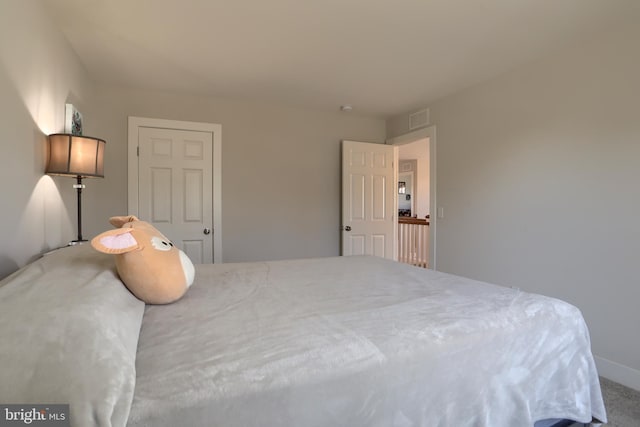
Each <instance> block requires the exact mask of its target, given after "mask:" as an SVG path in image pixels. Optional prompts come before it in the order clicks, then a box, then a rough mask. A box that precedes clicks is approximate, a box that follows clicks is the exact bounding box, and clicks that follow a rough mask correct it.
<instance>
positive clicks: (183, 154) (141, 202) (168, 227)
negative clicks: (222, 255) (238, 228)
mask: <svg viewBox="0 0 640 427" xmlns="http://www.w3.org/2000/svg"><path fill="white" fill-rule="evenodd" d="M212 157H213V136H212V133H211V132H200V131H188V130H175V129H163V128H155V127H140V128H138V191H139V194H138V216H139V217H140V219H143V220H146V221H148V222H150V223H151V224H153V225H154V226H155V227H156V228H158V230H160V231H161V232H162V233H163V234H165V235H166V236H167V237H168V238H169V239H171V241H172V242H173V243H174V244H175V245H176V246H178V247H179V248H180V249H182V250H183V251H184V252H185V253H186V254H187V256H189V258H190V259H191V260H192V261H193V262H194V263H196V264H202V263H212V262H213V232H214V230H212V229H213V211H212V208H213V205H212V203H213V202H212V193H213V188H212V187H213V186H212V164H213V163H212Z"/></svg>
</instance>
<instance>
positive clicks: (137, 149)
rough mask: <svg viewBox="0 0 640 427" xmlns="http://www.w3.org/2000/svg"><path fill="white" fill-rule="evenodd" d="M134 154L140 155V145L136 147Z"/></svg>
mask: <svg viewBox="0 0 640 427" xmlns="http://www.w3.org/2000/svg"><path fill="white" fill-rule="evenodd" d="M136 156H138V157H140V146H139V145H138V146H137V147H136Z"/></svg>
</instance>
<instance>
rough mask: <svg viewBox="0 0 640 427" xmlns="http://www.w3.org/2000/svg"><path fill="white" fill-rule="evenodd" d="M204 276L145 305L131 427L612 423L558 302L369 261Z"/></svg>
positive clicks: (253, 266) (579, 335)
mask: <svg viewBox="0 0 640 427" xmlns="http://www.w3.org/2000/svg"><path fill="white" fill-rule="evenodd" d="M196 268H197V273H196V282H195V284H194V285H193V286H192V288H191V289H190V291H189V293H188V294H187V295H186V296H185V298H183V299H182V300H181V301H179V302H177V303H175V304H172V305H168V306H147V308H146V312H145V316H144V318H143V324H142V329H141V333H140V338H139V346H138V353H137V360H136V369H137V378H136V387H135V394H134V399H133V405H132V407H131V412H130V418H129V422H128V425H129V426H131V427H139V426H154V427H156V426H176V425H184V426H188V425H202V426H296V427H298V426H351V427H353V426H385V427H387V426H399V427H400V426H403V427H404V426H428V427H436V426H452V427H463V426H491V427H500V426H505V427H507V426H508V427H513V426H532V425H533V423H534V422H535V421H537V420H540V419H545V418H570V419H574V420H577V421H581V422H589V421H590V420H591V418H592V415H593V416H595V417H596V418H598V419H600V420H602V421H604V420H606V415H605V410H604V406H603V402H602V397H601V394H600V387H599V383H598V376H597V373H596V369H595V366H594V362H593V358H592V355H591V352H590V343H589V334H588V330H587V327H586V325H585V323H584V320H583V318H582V316H581V314H580V312H579V310H578V309H576V308H575V307H573V306H571V305H569V304H567V303H564V302H562V301H559V300H556V299H552V298H546V297H542V296H538V295H532V294H528V293H525V292H520V291H517V290H513V289H509V288H504V287H498V286H493V285H489V284H485V283H480V282H476V281H472V280H468V279H464V278H460V277H456V276H451V275H446V274H441V273H437V272H433V271H429V270H423V269H419V268H415V267H410V266H407V265H402V264H398V263H395V262H391V261H386V260H382V259H379V258H372V257H348V258H326V259H314V260H296V261H279V262H266V263H250V264H222V265H200V266H197V267H196Z"/></svg>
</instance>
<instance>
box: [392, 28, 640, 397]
mask: <svg viewBox="0 0 640 427" xmlns="http://www.w3.org/2000/svg"><path fill="white" fill-rule="evenodd" d="M638 40H640V27H636V28H630V27H629V28H624V29H621V30H618V31H616V32H614V33H607V34H602V35H600V36H599V37H595V38H594V39H592V40H588V41H585V42H584V44H582V45H581V46H576V47H573V48H571V49H566V50H564V51H561V52H558V53H557V54H556V55H554V56H551V57H548V58H546V59H544V60H541V61H538V62H536V63H532V64H530V65H529V66H528V67H525V68H522V69H519V70H514V71H513V72H511V73H509V74H506V75H503V76H501V77H499V78H496V79H494V80H491V81H489V82H487V83H485V84H482V85H479V86H476V87H474V88H471V89H468V90H465V91H462V92H460V93H458V94H456V95H454V96H450V97H447V98H445V99H442V100H441V101H439V102H436V103H434V104H432V105H430V111H431V123H432V124H435V126H436V129H437V141H436V144H437V195H438V196H437V197H438V206H440V207H443V208H444V212H445V217H444V218H443V219H441V220H438V222H437V227H438V240H437V262H438V264H437V266H438V269H439V270H443V271H447V272H452V273H456V274H460V275H463V276H469V277H473V278H477V279H481V280H486V281H490V282H494V283H499V284H504V285H514V286H518V287H520V288H522V289H524V290H527V291H533V292H538V293H542V294H546V295H551V296H555V297H559V298H562V299H565V300H567V301H569V302H571V303H573V304H575V305H577V306H578V307H579V308H580V309H581V310H582V311H583V313H584V315H585V318H586V320H587V323H588V325H589V328H590V331H591V336H592V343H593V348H594V352H595V354H596V355H597V356H598V366H599V368H600V370H601V373H603V374H605V375H606V376H609V377H612V378H613V379H615V380H618V381H620V382H623V383H626V384H628V385H631V386H633V387H635V388H640V340H639V339H638V328H639V327H640V310H638V303H639V302H640V279H639V277H640V276H639V275H638V268H637V266H638V259H639V257H640V218H639V216H638V212H640V108H639V107H638V105H639V104H638V102H639V100H640V79H639V78H638V76H640V49H638V42H637V41H638ZM406 118H407V116H406V115H403V116H400V117H395V118H393V119H392V120H389V121H388V131H389V135H388V136H389V137H392V136H396V135H397V134H399V133H404V131H405V129H406V128H404V126H405V123H406V122H407V121H406ZM434 212H435V210H434Z"/></svg>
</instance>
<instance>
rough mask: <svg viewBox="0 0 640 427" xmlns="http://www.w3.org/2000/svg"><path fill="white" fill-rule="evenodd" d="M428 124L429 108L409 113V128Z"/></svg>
mask: <svg viewBox="0 0 640 427" xmlns="http://www.w3.org/2000/svg"><path fill="white" fill-rule="evenodd" d="M428 124H429V109H428V108H427V109H424V110H420V111H416V112H415V113H412V114H409V130H415V129H419V128H423V127H425V126H427V125H428Z"/></svg>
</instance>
